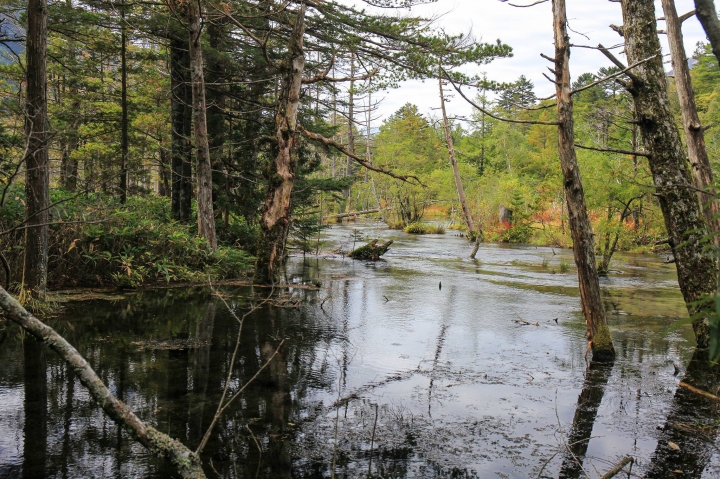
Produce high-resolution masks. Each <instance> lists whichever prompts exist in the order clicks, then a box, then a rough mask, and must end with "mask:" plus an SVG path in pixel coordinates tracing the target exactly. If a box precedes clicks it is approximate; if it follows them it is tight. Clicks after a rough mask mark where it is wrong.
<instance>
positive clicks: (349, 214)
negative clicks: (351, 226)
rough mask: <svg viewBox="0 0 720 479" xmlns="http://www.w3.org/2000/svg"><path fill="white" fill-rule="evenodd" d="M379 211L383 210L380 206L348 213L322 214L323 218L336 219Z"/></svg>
mask: <svg viewBox="0 0 720 479" xmlns="http://www.w3.org/2000/svg"><path fill="white" fill-rule="evenodd" d="M381 211H384V209H381V208H375V209H372V210H362V211H351V212H349V213H339V214H337V215H327V216H323V218H322V219H323V220H327V219H330V218H335V219H336V220H339V219H342V218H349V217H351V216H360V215H370V214H373V213H380V212H381Z"/></svg>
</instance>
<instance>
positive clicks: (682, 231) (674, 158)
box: [622, 0, 716, 348]
mask: <svg viewBox="0 0 720 479" xmlns="http://www.w3.org/2000/svg"><path fill="white" fill-rule="evenodd" d="M622 13H623V22H624V36H625V51H626V53H627V58H628V62H629V63H635V62H639V61H640V60H643V59H646V58H648V57H651V56H653V55H657V53H658V52H659V51H660V41H659V40H658V36H657V22H656V21H655V5H654V3H653V0H622ZM627 89H628V91H629V92H630V94H631V95H632V96H633V99H634V100H635V101H634V106H635V112H636V114H637V121H638V124H639V127H640V132H641V133H642V140H643V143H644V145H645V149H646V150H647V151H648V152H649V153H650V156H649V158H648V163H649V165H650V170H651V172H652V176H653V181H654V183H655V189H656V193H655V195H656V196H657V198H658V202H659V203H660V208H661V209H662V212H663V216H664V218H665V228H666V229H667V232H668V239H669V241H668V242H669V244H670V247H671V248H672V252H673V255H674V256H675V266H676V268H677V275H678V283H679V285H680V291H681V292H682V294H683V298H684V299H685V304H686V306H687V308H688V311H689V313H690V315H691V316H694V317H696V318H697V319H695V320H694V321H693V329H694V330H695V339H696V341H697V345H698V347H700V348H705V347H707V346H708V343H709V333H710V323H709V320H708V317H707V315H705V314H702V313H703V311H706V310H708V309H709V308H710V306H711V305H710V304H709V303H708V302H707V301H706V300H707V299H709V296H710V295H713V294H714V293H715V290H716V266H715V261H714V260H713V258H711V257H710V256H709V255H707V254H704V253H703V245H704V244H705V243H704V241H703V240H704V238H705V237H706V236H707V232H708V230H707V225H706V223H705V218H704V215H703V213H702V209H701V207H700V202H699V201H698V198H697V195H696V194H695V192H694V187H693V181H692V176H691V173H690V170H689V168H688V165H687V162H686V161H685V152H684V151H683V147H682V143H681V141H680V134H679V132H678V131H677V129H676V128H675V125H674V122H673V117H672V114H671V112H670V104H669V101H668V95H667V81H666V79H665V70H664V69H663V63H662V58H661V57H660V56H655V58H653V59H651V60H649V61H647V62H645V63H643V64H641V65H639V66H638V67H637V68H636V69H634V70H633V73H632V77H631V80H630V82H629V83H628V84H627Z"/></svg>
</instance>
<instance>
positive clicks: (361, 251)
mask: <svg viewBox="0 0 720 479" xmlns="http://www.w3.org/2000/svg"><path fill="white" fill-rule="evenodd" d="M377 242H378V240H372V241H371V242H369V243H368V244H366V245H365V246H361V247H359V248H357V249H355V250H353V251H352V252H351V253H350V254H348V256H350V257H351V258H353V259H366V260H372V261H377V260H378V259H380V256H382V255H384V254H385V253H387V250H388V249H390V245H391V244H393V241H392V240H390V241H388V242H386V243H383V244H381V245H378V244H377Z"/></svg>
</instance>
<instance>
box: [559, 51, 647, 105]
mask: <svg viewBox="0 0 720 479" xmlns="http://www.w3.org/2000/svg"><path fill="white" fill-rule="evenodd" d="M658 55H660V53H656V54H655V55H653V56H651V57H648V58H646V59H644V60H640V61H639V62H635V63H633V64H632V65H630V66H629V67H627V68H625V69H624V70H621V71H619V72H617V73H613V74H612V75H608V76H606V77H605V78H601V79H599V80H597V81H594V82H592V83H590V84H589V85H585V86H584V87H582V88H578V89H576V90H573V91H571V92H570V94H571V95H574V94H575V93H579V92H581V91H584V90H587V89H589V88H592V87H594V86H596V85H599V84H600V83H603V82H606V81H608V80H611V79H613V78H615V77H619V76H620V75H627V72H628V71H629V70H630V69H632V68H635V67H636V66H638V65H642V64H643V63H645V62H648V61H650V60H652V59H653V58H655V57H657V56H658Z"/></svg>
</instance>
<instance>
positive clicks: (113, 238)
mask: <svg viewBox="0 0 720 479" xmlns="http://www.w3.org/2000/svg"><path fill="white" fill-rule="evenodd" d="M15 193H16V195H15V196H12V197H11V198H10V200H9V201H8V202H7V206H8V208H2V209H0V228H2V230H5V231H7V230H8V229H10V228H12V227H13V226H14V225H17V224H21V223H22V218H23V216H24V208H22V207H18V203H19V204H21V203H22V200H23V197H24V194H23V193H22V192H21V191H16V192H15ZM62 200H68V201H65V202H61V203H58V202H60V201H62ZM51 202H52V203H54V204H56V206H54V207H53V208H52V209H51V227H50V240H49V244H50V248H49V259H48V284H49V285H50V286H51V287H64V286H100V285H107V284H112V285H116V286H118V287H120V288H135V287H138V286H140V285H142V284H145V283H152V282H170V281H193V282H194V281H206V280H207V277H208V276H210V277H212V278H213V279H214V280H222V279H229V278H237V277H240V276H242V275H243V274H246V273H247V272H248V271H249V270H250V269H251V268H252V262H253V259H252V257H251V256H250V255H249V254H248V253H247V252H245V251H243V250H242V249H240V248H238V247H237V246H235V245H234V244H230V245H229V244H227V243H225V242H224V244H222V245H221V246H220V247H219V249H218V251H217V252H216V253H213V252H212V250H211V249H210V247H209V245H208V244H207V242H206V241H205V240H203V239H201V238H198V237H197V236H196V234H197V226H196V224H195V223H194V222H191V223H189V224H185V223H180V222H178V221H175V220H173V219H172V217H171V211H170V201H169V200H168V199H167V198H161V197H157V196H151V197H148V198H138V197H131V198H128V201H127V203H126V204H124V205H121V204H119V203H118V202H117V201H116V200H114V199H112V198H108V197H106V196H103V195H100V194H90V195H87V196H81V197H77V198H74V197H73V196H72V195H70V194H68V193H67V192H63V191H58V190H55V191H53V192H52V198H51ZM231 225H233V223H231ZM242 228H247V225H244V226H240V227H238V228H237V230H240V229H242ZM228 230H230V229H228ZM23 233H24V232H23V230H19V231H18V232H14V233H12V234H9V235H5V238H4V239H5V241H4V242H3V244H2V250H3V253H4V254H5V256H6V257H7V258H8V260H9V261H10V264H11V265H12V268H13V279H15V280H16V281H17V279H18V278H19V277H20V272H21V268H22V261H23V260H22V256H23V254H22V253H23V244H24V242H23ZM226 238H227V236H226ZM235 241H237V239H236V240H235Z"/></svg>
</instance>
